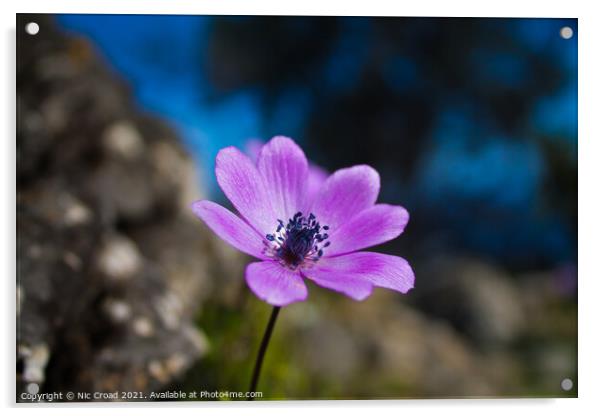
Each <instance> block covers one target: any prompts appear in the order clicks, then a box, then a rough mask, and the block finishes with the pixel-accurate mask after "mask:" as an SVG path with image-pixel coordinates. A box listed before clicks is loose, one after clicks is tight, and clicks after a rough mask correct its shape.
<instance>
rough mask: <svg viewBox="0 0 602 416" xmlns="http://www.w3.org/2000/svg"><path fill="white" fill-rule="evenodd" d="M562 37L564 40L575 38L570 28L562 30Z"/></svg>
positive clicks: (566, 27)
mask: <svg viewBox="0 0 602 416" xmlns="http://www.w3.org/2000/svg"><path fill="white" fill-rule="evenodd" d="M560 37H561V38H562V39H570V38H572V37H573V29H571V28H570V27H568V26H565V27H563V28H562V29H560Z"/></svg>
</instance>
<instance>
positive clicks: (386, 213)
mask: <svg viewBox="0 0 602 416" xmlns="http://www.w3.org/2000/svg"><path fill="white" fill-rule="evenodd" d="M409 218H410V216H409V214H408V211H406V210H405V208H403V207H400V206H395V205H387V204H378V205H374V206H373V207H370V208H368V209H365V210H363V211H362V212H360V213H359V214H357V215H355V216H354V217H353V218H352V219H351V220H349V221H348V222H346V223H344V224H343V225H341V226H340V227H338V228H333V229H332V231H330V239H329V241H330V247H328V248H326V249H325V250H324V253H325V255H326V256H328V257H330V256H336V255H339V254H344V253H350V252H352V251H357V250H361V249H364V248H367V247H372V246H375V245H377V244H381V243H384V242H385V241H389V240H392V239H394V238H396V237H397V236H399V235H400V234H401V233H402V232H403V230H404V228H405V226H406V224H407V223H408V220H409Z"/></svg>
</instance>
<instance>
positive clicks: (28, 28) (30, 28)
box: [25, 22, 40, 36]
mask: <svg viewBox="0 0 602 416" xmlns="http://www.w3.org/2000/svg"><path fill="white" fill-rule="evenodd" d="M39 31H40V25H38V24H37V23H36V22H29V23H27V24H26V25H25V32H27V33H28V34H29V35H32V36H33V35H37V34H38V32H39Z"/></svg>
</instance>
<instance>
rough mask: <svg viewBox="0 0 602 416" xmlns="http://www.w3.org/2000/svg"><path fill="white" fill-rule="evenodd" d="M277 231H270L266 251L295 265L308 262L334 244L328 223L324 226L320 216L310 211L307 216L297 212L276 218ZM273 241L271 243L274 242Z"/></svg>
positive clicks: (317, 257)
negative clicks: (331, 242) (330, 240)
mask: <svg viewBox="0 0 602 416" xmlns="http://www.w3.org/2000/svg"><path fill="white" fill-rule="evenodd" d="M276 221H277V225H276V231H275V232H274V233H273V234H267V235H266V240H267V241H268V242H269V243H266V249H265V253H266V254H267V255H269V256H270V257H272V258H274V259H275V260H278V261H279V262H280V263H281V264H282V265H284V266H286V267H289V268H291V269H297V268H298V267H301V266H304V265H305V266H308V265H310V264H311V263H308V262H316V261H318V260H319V259H320V258H321V257H322V256H323V255H324V249H325V248H326V247H328V246H329V245H330V242H329V241H326V240H327V239H328V234H327V233H321V231H322V230H324V231H327V230H329V227H328V226H327V225H324V226H321V225H320V223H319V221H318V220H317V218H316V216H315V215H314V214H313V213H311V212H310V213H309V215H308V216H307V217H304V216H303V213H302V212H300V211H299V212H297V213H295V215H293V217H292V218H289V220H288V222H287V223H286V225H285V223H284V221H282V220H280V219H279V220H276ZM270 243H271V244H270Z"/></svg>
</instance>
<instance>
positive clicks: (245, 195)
mask: <svg viewBox="0 0 602 416" xmlns="http://www.w3.org/2000/svg"><path fill="white" fill-rule="evenodd" d="M215 176H216V177H217V182H218V183H219V186H220V188H222V191H224V193H225V194H226V196H227V197H228V199H229V200H230V202H232V205H234V207H235V208H236V209H237V210H238V212H239V213H240V215H241V216H243V217H244V218H245V219H246V220H247V221H248V222H249V224H251V226H252V227H253V228H255V229H256V230H257V231H259V232H260V234H261V235H266V234H269V233H271V232H273V231H274V225H275V224H276V219H277V216H276V215H275V214H274V211H273V209H272V203H271V201H270V196H269V195H268V192H267V188H266V185H265V181H264V180H263V177H262V176H261V175H260V173H259V172H258V170H257V168H256V167H255V164H253V162H252V161H251V160H250V159H249V158H248V157H247V156H245V155H244V154H243V153H242V152H240V151H239V150H238V149H236V148H235V147H226V148H225V149H222V150H220V151H219V153H218V154H217V157H216V159H215Z"/></svg>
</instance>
